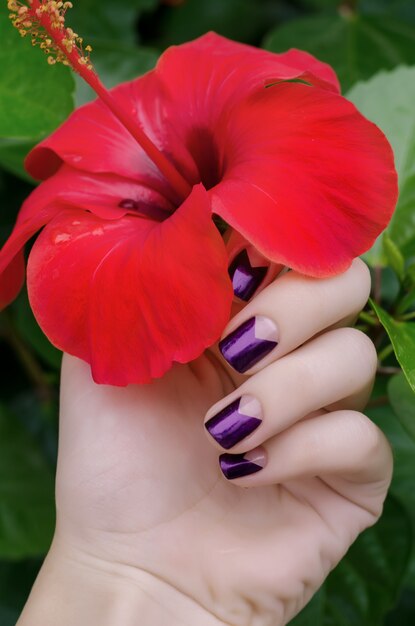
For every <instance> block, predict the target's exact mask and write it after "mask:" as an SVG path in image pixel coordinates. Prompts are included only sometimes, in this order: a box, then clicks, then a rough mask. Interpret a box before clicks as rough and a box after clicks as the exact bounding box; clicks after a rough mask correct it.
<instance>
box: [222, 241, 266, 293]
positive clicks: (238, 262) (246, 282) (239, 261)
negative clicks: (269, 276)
mask: <svg viewBox="0 0 415 626" xmlns="http://www.w3.org/2000/svg"><path fill="white" fill-rule="evenodd" d="M267 270H268V267H266V266H259V267H253V266H252V265H251V261H250V260H249V256H248V252H247V250H242V251H241V252H240V253H239V254H238V255H237V256H236V257H235V258H234V260H233V261H232V263H231V264H230V266H229V270H228V271H229V276H230V277H231V280H232V285H233V291H234V293H235V296H237V297H238V298H240V299H241V300H245V302H247V301H248V300H249V299H250V298H251V297H252V296H253V295H254V293H255V291H256V290H257V289H258V287H259V285H260V284H261V282H262V281H263V280H264V278H265V275H266V273H267Z"/></svg>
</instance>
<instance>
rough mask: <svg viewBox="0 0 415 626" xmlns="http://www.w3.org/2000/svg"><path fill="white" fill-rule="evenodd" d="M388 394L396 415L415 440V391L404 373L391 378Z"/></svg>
mask: <svg viewBox="0 0 415 626" xmlns="http://www.w3.org/2000/svg"><path fill="white" fill-rule="evenodd" d="M388 396H389V401H390V403H391V406H392V409H393V410H394V412H395V415H396V416H397V418H398V419H399V421H400V423H401V424H402V426H403V427H404V428H405V430H406V432H407V433H408V435H409V436H410V437H412V439H413V440H414V441H415V399H414V392H413V390H412V388H411V387H410V385H409V384H408V382H407V380H406V378H405V376H404V375H403V374H398V375H397V376H394V377H393V378H391V379H390V381H389V384H388ZM414 463H415V461H414Z"/></svg>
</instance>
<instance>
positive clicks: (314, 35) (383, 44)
mask: <svg viewBox="0 0 415 626" xmlns="http://www.w3.org/2000/svg"><path fill="white" fill-rule="evenodd" d="M339 4H340V3H339ZM265 47H266V48H267V49H268V50H272V51H273V52H284V51H285V50H287V49H288V48H300V49H301V50H307V52H311V54H314V55H315V56H316V57H317V58H319V59H321V60H322V61H325V62H326V63H329V64H330V65H332V66H333V68H334V69H335V70H336V72H337V74H338V76H339V80H340V83H341V85H342V87H343V89H344V90H347V89H349V88H350V87H351V86H352V85H353V84H354V83H356V82H358V81H361V80H366V79H368V78H370V77H371V76H373V74H375V73H376V72H378V71H379V69H380V68H385V69H392V68H394V67H396V66H397V65H400V64H404V63H407V64H411V63H415V22H413V23H410V22H405V21H400V20H399V19H397V18H395V17H394V15H393V14H392V15H391V14H390V12H389V14H388V16H387V19H386V16H385V15H383V14H381V15H369V14H365V13H364V12H361V13H358V12H352V11H351V10H350V9H345V8H344V5H340V9H339V10H338V11H337V12H327V13H323V14H321V15H312V16H310V17H304V18H302V19H299V20H292V21H290V22H287V23H285V24H283V25H282V26H278V27H277V28H276V29H275V30H274V31H272V32H271V33H270V35H269V36H268V37H267V38H266V40H265Z"/></svg>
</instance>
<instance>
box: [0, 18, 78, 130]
mask: <svg viewBox="0 0 415 626" xmlns="http://www.w3.org/2000/svg"><path fill="white" fill-rule="evenodd" d="M0 40H1V44H2V45H1V47H0V66H1V68H2V71H1V72H0V138H2V139H5V138H9V139H10V138H11V139H18V138H19V139H38V138H41V137H43V136H44V135H46V134H48V133H50V132H51V131H52V130H53V129H54V128H56V126H58V125H59V124H60V123H61V122H63V120H64V119H65V118H66V117H67V116H68V114H69V113H70V111H71V110H72V108H73V96H72V94H73V91H74V82H73V78H72V76H71V72H70V71H69V69H68V68H67V67H64V66H63V65H59V64H57V65H55V66H48V64H47V60H46V56H45V54H44V53H43V52H42V51H41V50H40V49H33V47H32V46H31V44H30V38H28V39H25V38H21V37H19V34H18V33H17V31H16V29H15V28H13V26H12V24H11V22H10V20H9V19H8V17H7V7H6V6H2V7H1V10H0Z"/></svg>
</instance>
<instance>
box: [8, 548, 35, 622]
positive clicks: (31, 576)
mask: <svg viewBox="0 0 415 626" xmlns="http://www.w3.org/2000/svg"><path fill="white" fill-rule="evenodd" d="M39 567H40V561H37V560H36V561H35V560H29V561H21V562H10V561H9V562H7V561H0V624H1V626H14V625H15V624H16V621H17V618H18V617H19V614H20V613H21V610H22V608H23V606H24V604H25V602H26V600H27V597H28V595H29V592H30V589H31V587H32V585H33V582H34V580H35V577H36V575H37V573H38V571H39Z"/></svg>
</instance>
